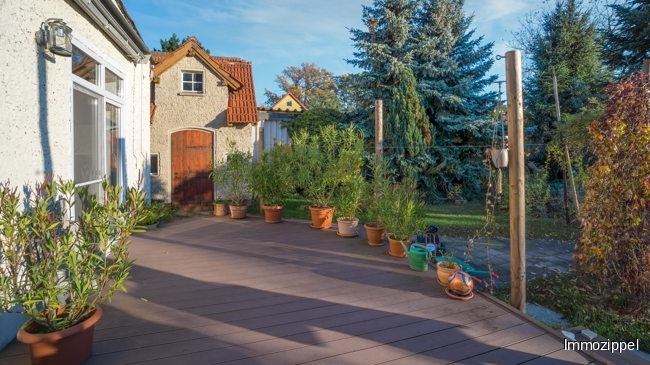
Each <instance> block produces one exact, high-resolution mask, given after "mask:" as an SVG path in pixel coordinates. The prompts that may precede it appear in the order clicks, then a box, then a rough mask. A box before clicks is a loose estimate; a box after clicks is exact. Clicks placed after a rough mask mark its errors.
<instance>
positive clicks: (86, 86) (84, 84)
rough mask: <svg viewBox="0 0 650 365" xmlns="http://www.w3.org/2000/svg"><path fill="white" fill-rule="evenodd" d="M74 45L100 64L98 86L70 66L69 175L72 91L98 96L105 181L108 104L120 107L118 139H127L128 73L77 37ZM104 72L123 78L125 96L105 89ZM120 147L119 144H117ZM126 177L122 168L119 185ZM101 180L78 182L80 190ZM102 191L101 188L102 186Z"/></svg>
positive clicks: (73, 148)
mask: <svg viewBox="0 0 650 365" xmlns="http://www.w3.org/2000/svg"><path fill="white" fill-rule="evenodd" d="M72 44H73V45H74V46H75V47H77V48H79V49H80V50H81V51H83V52H84V53H86V54H87V55H88V56H90V57H92V58H93V59H94V60H95V61H97V62H98V63H99V67H98V70H97V81H98V85H95V84H93V83H91V82H89V81H86V80H84V79H83V78H81V77H79V76H77V75H75V74H73V73H72V66H71V65H72V60H70V63H69V65H70V67H69V68H68V70H69V75H70V84H71V92H70V140H71V142H70V145H71V149H70V176H71V178H72V180H74V178H75V176H74V171H75V166H74V155H75V146H74V92H72V90H78V91H81V92H84V93H86V94H88V95H92V96H93V97H97V98H98V100H99V104H100V105H98V113H97V114H98V116H97V117H98V119H99V123H100V130H101V131H102V135H101V137H100V143H101V146H100V150H101V151H102V152H101V166H102V171H101V175H102V179H103V178H106V177H107V175H108V173H109V171H108V170H109V166H108V164H109V159H108V156H107V153H106V141H107V133H106V104H112V105H114V106H116V107H118V108H119V110H120V111H119V123H118V140H119V139H120V138H124V117H125V109H126V107H127V103H126V98H125V95H126V87H127V85H126V74H125V73H124V72H122V71H121V70H119V69H118V68H116V67H114V66H113V65H112V64H110V63H109V62H108V61H107V60H106V59H105V58H104V57H101V56H99V55H98V54H97V53H95V52H93V51H92V50H90V49H89V48H88V47H87V46H86V45H85V44H84V43H82V42H81V41H80V40H79V39H78V38H73V39H72ZM105 69H109V70H110V71H111V72H113V73H114V74H115V75H117V76H118V77H120V78H121V79H122V85H121V91H122V96H118V95H115V94H113V93H112V92H110V91H108V90H106V89H105V82H106V80H105ZM118 148H119V144H118ZM125 153H126V151H125V150H122V151H120V154H121V155H122V156H124V155H123V154H125ZM120 163H121V161H118V164H120ZM124 174H126V171H123V169H121V168H119V169H118V172H117V184H118V185H120V186H121V185H122V182H123V181H124V179H123V178H124ZM102 179H99V180H92V181H84V182H81V183H77V182H76V181H75V183H76V186H77V187H83V186H88V185H92V184H97V183H101V181H102ZM100 190H101V186H100ZM71 218H72V219H73V220H74V219H76V217H75V216H74V215H73V217H71Z"/></svg>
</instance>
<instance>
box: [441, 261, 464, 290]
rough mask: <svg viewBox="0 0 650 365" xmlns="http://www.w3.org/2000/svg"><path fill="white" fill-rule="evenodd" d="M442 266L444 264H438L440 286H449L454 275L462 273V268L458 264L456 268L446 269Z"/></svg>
mask: <svg viewBox="0 0 650 365" xmlns="http://www.w3.org/2000/svg"><path fill="white" fill-rule="evenodd" d="M440 264H442V262H438V263H437V264H436V267H437V273H438V284H440V285H442V286H448V285H449V284H448V282H449V277H450V276H451V275H453V274H454V273H455V272H456V271H460V266H459V265H458V264H455V265H456V268H454V269H448V268H446V267H442V266H440Z"/></svg>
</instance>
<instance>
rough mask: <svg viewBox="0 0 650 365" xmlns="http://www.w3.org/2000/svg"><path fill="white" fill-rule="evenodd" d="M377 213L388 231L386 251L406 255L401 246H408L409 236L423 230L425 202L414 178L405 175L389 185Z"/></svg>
mask: <svg viewBox="0 0 650 365" xmlns="http://www.w3.org/2000/svg"><path fill="white" fill-rule="evenodd" d="M378 209H379V214H380V215H381V217H382V222H383V223H384V225H385V226H386V230H387V231H388V232H390V234H389V236H388V242H389V244H390V249H389V251H388V253H389V254H390V255H391V256H394V257H406V251H404V248H403V246H402V243H404V246H406V247H407V248H408V247H410V244H411V241H410V237H411V235H413V234H414V233H416V232H417V231H421V230H424V228H425V227H426V223H425V221H424V219H423V218H424V215H425V213H426V211H425V203H424V201H423V196H422V194H421V193H420V192H419V191H418V190H417V187H416V183H415V179H414V178H413V177H405V178H404V179H403V181H402V182H401V183H397V184H392V185H390V186H389V187H388V188H387V189H386V190H385V191H384V192H383V196H382V199H381V200H380V202H379V208H378Z"/></svg>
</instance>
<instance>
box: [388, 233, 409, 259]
mask: <svg viewBox="0 0 650 365" xmlns="http://www.w3.org/2000/svg"><path fill="white" fill-rule="evenodd" d="M388 243H389V245H390V246H389V247H390V249H389V250H388V254H389V255H391V256H393V257H406V251H404V247H402V243H404V246H406V248H408V247H410V246H411V240H409V239H405V240H404V241H400V240H395V239H393V236H388Z"/></svg>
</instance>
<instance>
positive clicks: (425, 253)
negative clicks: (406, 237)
mask: <svg viewBox="0 0 650 365" xmlns="http://www.w3.org/2000/svg"><path fill="white" fill-rule="evenodd" d="M402 247H404V251H406V254H407V255H408V258H409V261H410V262H411V269H413V270H415V271H427V270H428V269H429V261H431V257H432V256H433V255H432V253H431V251H429V250H428V249H427V248H426V247H424V246H423V245H420V244H418V243H414V244H412V245H411V248H410V249H408V248H406V246H405V245H404V243H403V242H402Z"/></svg>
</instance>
